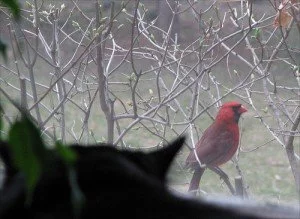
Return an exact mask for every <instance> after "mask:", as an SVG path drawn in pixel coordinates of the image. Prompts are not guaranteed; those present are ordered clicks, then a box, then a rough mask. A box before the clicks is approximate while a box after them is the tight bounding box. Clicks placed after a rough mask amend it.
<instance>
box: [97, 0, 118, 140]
mask: <svg viewBox="0 0 300 219" xmlns="http://www.w3.org/2000/svg"><path fill="white" fill-rule="evenodd" d="M95 7H96V29H97V34H98V35H97V36H96V39H95V43H96V55H97V58H96V63H97V75H98V87H99V98H100V107H101V109H102V111H103V113H104V114H105V118H106V123H107V142H108V143H112V142H113V139H114V118H113V113H112V109H111V108H110V99H109V96H108V82H107V77H106V75H105V72H104V67H103V56H102V53H103V50H104V48H102V46H103V44H102V39H103V37H102V30H101V22H100V20H101V17H100V5H99V2H98V0H95ZM111 10H113V8H111ZM111 25H112V24H111Z"/></svg>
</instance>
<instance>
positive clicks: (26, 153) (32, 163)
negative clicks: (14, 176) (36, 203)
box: [8, 114, 47, 204]
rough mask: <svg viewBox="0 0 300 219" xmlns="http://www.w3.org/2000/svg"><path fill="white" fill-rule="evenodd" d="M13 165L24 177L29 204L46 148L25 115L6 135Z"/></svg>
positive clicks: (43, 161) (44, 159)
mask: <svg viewBox="0 0 300 219" xmlns="http://www.w3.org/2000/svg"><path fill="white" fill-rule="evenodd" d="M8 143H9V144H10V146H11V150H12V158H13V162H14V165H15V167H16V168H17V169H19V170H20V171H21V172H22V173H23V174H24V176H25V182H26V189H27V197H26V198H27V200H26V202H27V204H29V203H30V202H31V198H32V194H33V191H34V189H35V186H36V184H37V182H38V180H39V178H40V175H41V173H42V168H43V165H44V164H45V162H46V161H47V159H46V152H47V151H46V148H45V146H44V143H43V141H42V139H41V136H40V132H39V130H38V129H37V128H36V127H35V125H34V124H33V123H32V122H31V121H30V120H29V119H28V117H27V116H25V114H23V115H22V118H21V120H20V121H16V122H15V123H14V124H13V125H12V127H11V129H10V131H9V134H8Z"/></svg>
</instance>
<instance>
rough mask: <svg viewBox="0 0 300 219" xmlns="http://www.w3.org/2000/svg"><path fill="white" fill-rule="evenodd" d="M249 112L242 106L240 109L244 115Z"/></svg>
mask: <svg viewBox="0 0 300 219" xmlns="http://www.w3.org/2000/svg"><path fill="white" fill-rule="evenodd" d="M247 111H248V110H247V109H246V108H245V107H244V106H243V105H242V106H241V107H240V109H239V113H240V114H242V113H245V112H247Z"/></svg>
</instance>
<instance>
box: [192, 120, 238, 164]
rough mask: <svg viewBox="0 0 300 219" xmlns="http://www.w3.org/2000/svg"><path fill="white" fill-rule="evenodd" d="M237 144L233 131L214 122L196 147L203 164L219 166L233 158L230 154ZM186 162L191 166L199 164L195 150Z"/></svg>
mask: <svg viewBox="0 0 300 219" xmlns="http://www.w3.org/2000/svg"><path fill="white" fill-rule="evenodd" d="M235 146H236V145H235V141H234V136H233V133H232V131H230V130H228V129H226V128H225V127H222V126H216V125H214V124H212V125H211V126H210V127H209V128H207V129H206V130H205V132H204V133H203V135H202V138H201V139H200V140H199V142H198V143H197V145H196V147H195V148H196V153H197V156H198V158H199V160H200V162H201V164H206V165H208V166H219V165H221V164H223V163H225V162H226V161H228V160H229V159H230V158H231V156H230V157H229V154H230V155H231V154H232V152H231V150H232V147H235ZM234 152H235V151H234ZM233 154H234V153H233ZM228 157H229V158H228ZM186 162H187V164H189V166H191V167H195V165H198V162H197V159H196V157H195V153H194V151H191V152H190V154H189V156H188V157H187V161H186Z"/></svg>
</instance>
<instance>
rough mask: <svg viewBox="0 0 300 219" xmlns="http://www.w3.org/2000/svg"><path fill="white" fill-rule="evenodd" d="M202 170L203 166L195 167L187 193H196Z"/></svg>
mask: <svg viewBox="0 0 300 219" xmlns="http://www.w3.org/2000/svg"><path fill="white" fill-rule="evenodd" d="M204 170H205V169H204V168H197V169H195V171H194V174H193V177H192V179H191V182H190V186H189V193H191V194H193V195H196V193H197V190H198V188H199V184H200V180H201V177H202V175H203V173H204Z"/></svg>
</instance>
